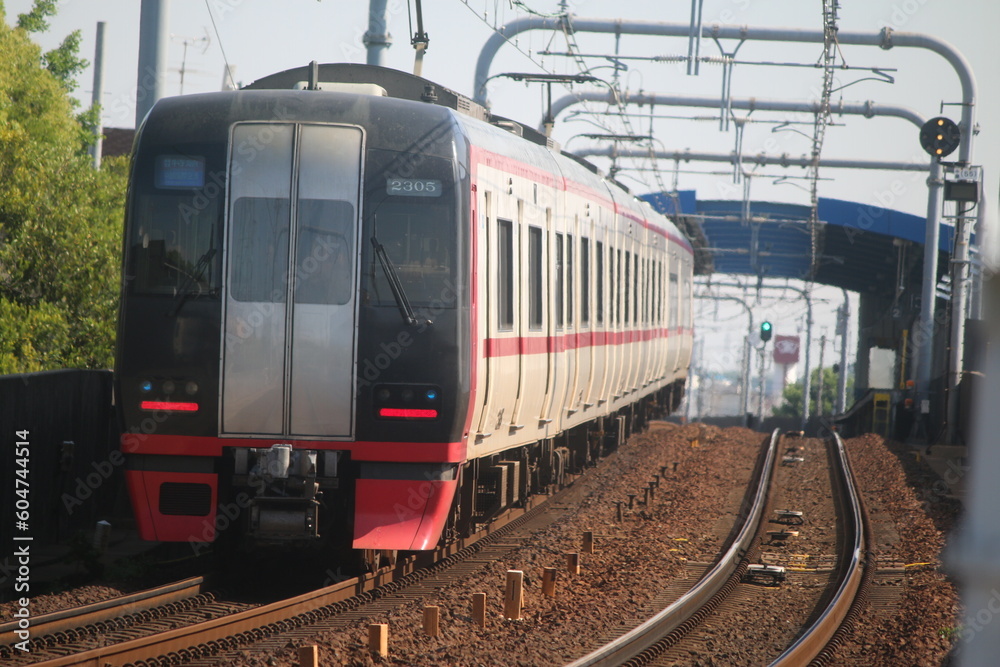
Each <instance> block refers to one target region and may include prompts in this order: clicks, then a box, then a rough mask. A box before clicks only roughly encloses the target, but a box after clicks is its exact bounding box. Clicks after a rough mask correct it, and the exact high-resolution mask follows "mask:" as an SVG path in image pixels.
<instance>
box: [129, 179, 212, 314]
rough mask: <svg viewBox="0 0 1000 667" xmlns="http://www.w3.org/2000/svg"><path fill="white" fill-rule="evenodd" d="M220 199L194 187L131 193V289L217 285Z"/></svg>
mask: <svg viewBox="0 0 1000 667" xmlns="http://www.w3.org/2000/svg"><path fill="white" fill-rule="evenodd" d="M221 203H222V202H221V197H212V198H210V197H207V196H204V195H203V194H200V193H199V192H197V191H195V192H192V191H188V192H184V193H180V192H178V193H169V194H161V193H159V192H156V191H153V192H148V191H147V192H141V193H139V194H138V195H137V196H136V201H135V205H134V209H133V210H134V216H133V221H132V238H131V241H130V246H131V249H130V250H131V255H132V257H131V260H132V265H131V266H132V272H131V274H132V276H133V277H134V280H133V288H134V289H135V291H137V292H141V293H148V294H169V295H176V294H178V293H180V292H186V293H196V294H203V293H209V292H213V291H214V290H215V289H216V288H217V286H218V273H219V272H218V267H219V261H220V259H221V258H220V257H219V254H220V253H219V252H217V249H218V240H217V236H218V222H219V215H220V210H221Z"/></svg>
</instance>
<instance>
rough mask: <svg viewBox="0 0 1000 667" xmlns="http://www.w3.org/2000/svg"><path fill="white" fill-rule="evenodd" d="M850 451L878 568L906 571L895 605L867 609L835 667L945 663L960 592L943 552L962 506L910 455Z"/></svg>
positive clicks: (860, 445)
mask: <svg viewBox="0 0 1000 667" xmlns="http://www.w3.org/2000/svg"><path fill="white" fill-rule="evenodd" d="M845 444H846V446H847V450H848V452H849V454H850V456H851V463H852V465H853V466H854V471H855V476H856V477H857V478H858V483H859V486H860V487H861V490H862V492H863V493H864V497H865V502H866V504H867V509H868V513H869V515H871V516H873V517H874V523H875V526H874V532H875V538H876V542H877V548H878V554H879V561H880V563H883V564H888V563H890V562H891V561H897V562H899V563H902V564H904V565H907V566H908V567H906V570H905V572H906V574H905V575H904V577H903V582H902V583H903V584H904V585H905V588H904V589H903V590H904V592H903V594H902V597H901V598H900V600H899V603H898V606H896V607H895V608H881V609H879V608H874V607H870V608H869V609H868V610H867V611H866V612H865V615H864V616H863V617H862V618H861V621H860V623H859V629H858V630H857V631H856V632H855V635H854V637H853V638H852V643H851V645H850V646H845V647H844V648H843V649H841V650H840V651H839V653H838V654H837V659H836V662H835V664H837V665H862V666H864V667H897V666H898V665H941V664H944V663H945V662H946V659H947V656H948V653H949V651H950V649H951V646H952V644H953V642H954V641H955V640H956V639H957V638H958V632H957V631H956V628H958V626H959V623H960V622H961V621H960V610H959V601H958V592H957V591H956V589H955V587H954V585H953V584H952V583H951V582H950V581H949V580H948V578H947V577H946V576H945V574H944V573H943V572H942V569H941V549H942V548H943V547H944V544H945V540H946V537H947V534H948V532H949V531H950V530H951V529H952V527H953V525H954V523H955V520H956V519H957V517H958V512H959V505H958V503H957V502H955V501H954V500H950V499H948V498H946V497H944V495H943V493H942V487H941V485H940V483H939V482H938V478H937V477H936V476H935V475H934V474H933V473H931V472H930V471H929V470H928V469H927V467H926V466H925V465H923V464H922V463H920V462H918V461H917V457H916V456H915V455H914V450H913V448H911V447H908V446H906V445H902V444H899V443H896V442H885V441H883V439H882V438H881V437H879V436H875V435H865V436H862V437H859V438H853V439H851V440H848V441H847V442H846V443H845ZM920 563H927V564H926V565H920ZM883 585H884V584H883Z"/></svg>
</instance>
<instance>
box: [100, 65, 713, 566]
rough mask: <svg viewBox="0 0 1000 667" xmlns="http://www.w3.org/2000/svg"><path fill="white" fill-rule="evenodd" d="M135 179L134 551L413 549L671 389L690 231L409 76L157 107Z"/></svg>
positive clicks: (553, 467)
mask: <svg viewBox="0 0 1000 667" xmlns="http://www.w3.org/2000/svg"><path fill="white" fill-rule="evenodd" d="M130 169H131V171H130V178H129V186H128V194H127V204H126V213H125V230H124V242H123V266H122V284H121V305H120V313H119V322H118V329H117V344H116V362H115V379H114V388H115V402H116V406H117V411H118V414H119V421H120V427H121V430H122V436H121V449H122V452H123V453H124V455H125V459H126V461H125V466H124V467H125V478H126V483H127V488H128V492H129V497H130V501H131V504H132V508H133V511H134V515H135V520H136V525H137V529H138V532H139V535H140V536H141V538H143V539H145V540H155V541H161V542H190V543H192V544H203V543H211V542H214V541H217V540H221V539H222V538H223V537H225V536H227V535H234V534H235V535H239V536H240V537H241V539H243V538H252V539H254V540H259V541H262V542H285V543H289V542H291V543H298V541H305V542H313V541H315V540H322V539H324V538H325V539H329V540H333V541H336V542H338V543H340V544H342V545H344V546H345V548H347V549H351V550H354V552H355V553H363V554H367V555H368V558H369V559H371V558H378V555H379V554H381V555H383V556H384V555H385V554H390V553H391V554H394V553H398V552H399V551H426V550H430V549H433V548H435V547H436V546H437V545H439V544H440V543H442V542H443V541H447V540H450V539H452V538H454V537H456V536H459V535H466V534H469V533H470V532H472V531H474V530H476V529H477V528H479V527H481V526H483V525H485V524H487V523H488V522H489V521H490V520H491V519H493V518H495V517H496V516H498V515H499V514H500V513H501V512H504V511H505V510H507V509H509V508H512V507H515V506H517V505H519V504H523V503H524V502H525V500H526V499H527V498H528V497H529V496H530V495H531V494H533V493H540V492H547V491H549V490H551V489H553V488H554V485H558V484H560V483H562V482H563V481H564V480H565V479H566V476H567V475H568V474H570V473H574V472H577V471H579V470H581V469H582V468H583V467H585V466H587V465H590V464H592V463H593V462H594V461H595V460H596V459H597V458H598V457H600V456H601V455H602V454H603V453H604V452H606V451H607V450H609V449H611V448H613V447H615V446H616V445H617V443H618V442H620V440H621V439H622V438H623V437H624V435H625V434H627V433H628V432H630V431H634V430H635V429H637V428H640V427H641V426H642V425H643V424H644V423H645V421H646V420H648V419H650V418H651V417H654V416H658V415H662V414H665V413H667V412H670V411H671V410H674V409H676V407H677V405H678V403H679V402H680V400H681V397H682V396H683V392H684V383H685V380H686V377H687V371H688V366H689V362H690V356H691V340H692V330H693V325H692V319H691V318H692V312H691V311H692V309H691V303H692V274H693V251H692V246H691V243H690V241H689V240H688V239H687V238H685V236H684V234H682V233H681V231H679V229H678V228H677V226H675V224H674V223H673V222H672V221H671V220H670V219H668V218H667V217H664V216H662V215H660V214H658V213H656V212H655V211H653V209H652V208H650V207H649V206H648V205H647V204H646V203H645V202H642V201H640V200H639V199H638V198H636V197H635V196H633V195H632V194H631V193H630V192H629V191H628V190H627V189H626V188H625V187H624V186H622V185H620V184H619V183H617V182H616V181H614V180H613V179H611V178H609V177H607V176H605V175H603V174H601V173H600V172H599V170H597V169H596V168H595V167H594V166H593V165H591V164H589V163H588V162H586V161H584V160H582V159H580V158H577V157H575V156H573V155H571V154H569V153H566V152H563V151H562V150H560V148H559V146H558V145H557V144H555V142H553V141H552V140H551V139H550V138H548V137H545V136H544V135H542V134H540V133H538V132H536V131H534V130H532V129H531V128H529V127H526V126H523V125H521V124H519V123H517V122H515V121H512V120H509V119H505V118H501V117H498V116H494V115H491V114H490V113H489V112H488V111H487V110H486V109H484V108H482V107H480V106H478V105H476V104H475V103H473V102H472V101H470V100H469V99H468V98H465V97H463V96H461V95H460V94H458V93H455V92H453V91H451V90H449V89H447V88H445V87H443V86H440V85H437V84H435V83H432V82H430V81H428V80H426V79H423V78H420V77H417V76H413V75H410V74H407V73H404V72H399V71H396V70H391V69H387V68H382V67H377V66H369V65H358V64H327V65H317V64H315V63H313V64H311V65H310V66H307V67H300V68H295V69H291V70H287V71H284V72H279V73H277V74H273V75H270V76H267V77H265V78H263V79H260V80H258V81H255V82H254V83H252V84H250V85H248V86H246V87H244V88H241V89H239V90H236V91H227V92H217V93H206V94H196V95H185V96H182V97H172V98H164V99H161V100H159V101H158V102H157V103H156V104H155V105H154V106H153V108H152V109H151V110H150V112H149V113H148V115H147V117H146V118H145V120H144V121H143V122H142V124H141V126H140V128H139V129H138V130H137V133H136V137H135V141H134V146H133V152H132V160H131V167H130ZM373 555H374V556H373Z"/></svg>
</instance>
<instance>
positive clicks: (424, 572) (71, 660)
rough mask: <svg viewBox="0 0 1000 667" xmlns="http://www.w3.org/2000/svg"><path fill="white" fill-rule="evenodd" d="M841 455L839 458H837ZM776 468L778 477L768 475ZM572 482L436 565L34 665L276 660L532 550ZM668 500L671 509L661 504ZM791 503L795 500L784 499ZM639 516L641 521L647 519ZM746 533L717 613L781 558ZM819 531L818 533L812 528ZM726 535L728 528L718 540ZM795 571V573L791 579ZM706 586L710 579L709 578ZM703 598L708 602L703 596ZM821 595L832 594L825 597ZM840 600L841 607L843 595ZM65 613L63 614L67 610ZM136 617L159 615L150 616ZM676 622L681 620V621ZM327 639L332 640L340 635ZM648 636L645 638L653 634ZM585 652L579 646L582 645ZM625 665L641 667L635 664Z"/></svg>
mask: <svg viewBox="0 0 1000 667" xmlns="http://www.w3.org/2000/svg"><path fill="white" fill-rule="evenodd" d="M748 444H749V443H748ZM767 445H768V446H767V447H766V448H762V451H761V453H760V454H759V455H758V462H757V471H756V473H755V477H756V478H758V479H760V478H763V479H771V478H774V477H781V476H782V475H785V476H788V475H793V476H794V475H795V474H799V473H801V472H802V470H804V469H800V468H796V467H795V466H794V465H793V466H791V467H787V466H781V465H778V464H780V463H781V461H782V456H781V452H782V451H784V450H783V449H782V443H781V441H780V440H778V439H777V438H776V437H774V436H772V437H771V438H769V439H768V440H767ZM691 446H692V447H694V446H697V445H696V444H692V445H691ZM816 447H817V451H819V452H822V450H819V449H818V447H819V445H818V444H817V445H816ZM806 456H807V458H810V459H811V460H812V459H818V458H821V457H817V456H814V455H813V454H810V453H807V454H806ZM839 456H841V457H842V456H843V454H842V451H841V452H840V455H839ZM668 460H669V459H668ZM811 462H812V461H811ZM768 469H771V472H768ZM775 469H776V471H777V472H775V471H774V470H775ZM746 471H747V472H746V474H747V476H748V477H749V476H750V465H747V466H746ZM744 479H746V478H744ZM577 481H580V482H581V483H579V484H573V485H571V486H569V487H568V488H566V489H564V490H562V491H560V492H559V493H558V494H555V495H554V496H551V497H549V498H544V497H543V498H539V499H536V500H535V501H534V502H533V503H532V504H531V505H529V506H528V507H526V508H523V509H520V510H517V511H514V512H510V513H508V514H507V515H506V516H504V517H503V519H502V521H503V522H504V523H505V524H506V525H505V526H504V527H503V528H500V527H498V526H494V527H491V528H490V529H489V530H488V531H485V532H484V533H482V534H481V535H479V536H475V537H473V538H470V539H469V540H467V541H465V542H463V543H457V544H455V545H452V546H451V547H449V548H448V549H445V550H441V551H439V552H437V553H436V554H435V555H434V557H433V558H428V559H427V560H426V561H423V562H417V561H416V559H415V558H413V557H408V558H406V559H401V560H400V562H399V563H397V564H396V567H395V568H394V569H392V570H391V571H390V569H389V568H384V569H382V570H380V571H378V572H376V573H373V574H371V575H368V576H366V577H364V578H360V579H352V580H347V581H343V582H340V583H339V584H336V585H334V586H331V587H328V588H325V589H322V590H320V591H316V592H312V593H308V594H305V595H300V596H297V597H295V598H290V599H288V600H283V601H281V602H277V603H274V604H269V605H260V606H258V607H256V608H253V609H243V610H235V611H236V613H228V612H227V613H226V614H225V615H224V616H220V617H217V618H212V619H208V620H207V622H200V623H191V621H190V620H187V621H184V622H183V623H184V625H185V627H173V625H180V624H181V622H180V621H177V620H176V619H173V618H169V619H168V618H161V620H160V623H161V625H160V628H159V629H158V630H156V633H157V634H155V635H150V636H146V637H138V638H132V639H129V640H127V641H124V642H122V643H119V644H116V645H113V646H107V647H104V646H101V647H95V648H92V649H90V650H86V651H82V652H77V653H76V654H74V655H66V656H61V657H54V656H52V655H51V654H50V657H52V658H53V659H51V660H48V661H46V662H44V663H41V664H49V665H67V664H94V665H105V664H107V665H120V664H130V663H132V664H142V665H159V664H189V665H207V664H225V663H227V662H229V661H230V660H231V659H232V658H233V657H234V656H235V655H237V654H236V651H237V650H239V651H243V650H244V649H246V648H251V650H252V651H255V652H258V655H277V654H279V653H282V651H283V649H284V652H285V653H287V647H288V646H291V645H301V644H303V643H310V642H314V641H315V639H314V638H315V637H317V636H319V635H320V634H321V633H323V632H324V631H327V630H331V629H332V630H338V629H341V628H345V627H350V626H351V625H352V624H354V627H355V628H356V627H357V621H358V620H359V619H362V618H365V619H368V618H376V617H380V616H381V617H385V615H386V614H387V613H388V612H389V611H390V610H392V609H394V608H398V607H399V606H400V605H406V604H408V603H412V602H413V601H414V600H424V599H428V598H433V597H434V596H435V594H436V592H439V591H441V590H442V589H443V588H445V587H448V586H450V585H451V584H453V583H455V582H457V581H461V580H462V579H463V577H468V576H469V575H470V573H472V572H474V571H476V570H479V569H481V568H483V567H484V566H485V565H486V564H489V563H496V562H501V561H503V560H504V554H506V553H509V552H510V551H512V550H515V549H517V548H518V547H523V546H526V545H528V544H531V541H529V540H528V539H527V538H528V537H529V536H531V535H532V534H533V533H536V532H537V531H538V529H539V528H541V527H543V526H545V525H546V524H549V523H554V522H557V521H559V519H560V518H561V516H562V515H564V514H568V513H569V512H571V511H572V510H573V509H574V508H577V507H579V505H580V502H581V499H582V498H584V497H585V496H586V494H587V490H586V488H585V487H586V486H587V485H589V484H591V483H590V481H587V478H586V477H584V478H583V480H577ZM596 483H597V482H595V484H596ZM670 497H672V496H670V495H669V493H668V498H670ZM751 497H752V499H753V501H754V502H751V500H750V499H749V498H751ZM766 497H767V493H766V491H765V490H763V489H762V487H761V485H760V484H757V485H756V489H755V490H754V491H753V492H752V493H751V492H748V493H747V498H744V501H743V508H742V509H741V510H740V512H739V514H740V516H751V515H753V514H756V515H757V516H758V519H759V520H758V521H757V522H756V523H757V524H759V525H763V521H764V520H766V519H767V518H768V517H770V516H772V515H773V510H774V503H773V499H772V504H771V505H770V506H768V505H767V504H766V503H764V502H763V499H764V498H766ZM738 498H739V496H738V495H737V496H736V497H735V498H733V502H734V504H733V505H732V509H731V510H729V511H730V512H733V513H735V512H736V507H737V506H738V505H739V502H740V501H739V500H738ZM785 501H786V499H785V498H782V499H781V502H785ZM605 502H606V499H605ZM666 502H672V501H670V500H667V501H666ZM788 502H794V501H791V500H789V501H788ZM755 508H756V509H755ZM542 510H544V511H542ZM641 513H642V514H645V511H643V512H641ZM730 516H732V515H730ZM817 523H818V522H817V521H816V520H815V518H814V517H810V521H807V525H806V526H805V529H807V530H809V529H812V528H813V527H814V526H813V525H811V524H817ZM751 526H753V522H750V523H749V524H748V523H747V522H744V523H743V525H742V526H741V527H740V528H739V529H736V528H734V529H733V530H732V531H731V532H730V535H731V536H732V535H736V536H737V537H736V538H735V539H730V540H728V541H726V542H727V546H725V547H723V548H722V549H720V553H721V551H722V550H725V549H728V551H726V554H725V556H723V557H715V558H714V561H715V562H714V567H713V568H712V569H713V571H714V570H717V569H720V568H722V566H726V567H728V568H730V569H731V567H732V565H733V564H735V568H736V569H735V570H733V571H732V572H730V574H729V577H728V578H727V579H726V580H725V581H723V583H722V584H709V583H705V581H703V582H702V583H700V584H699V587H698V588H700V589H702V590H709V589H710V587H712V586H714V587H716V588H717V589H720V588H721V589H724V590H730V589H734V590H736V591H737V593H736V594H735V595H732V596H730V598H729V600H728V601H725V602H722V603H721V605H720V603H719V602H718V600H716V602H715V603H714V604H715V605H717V606H719V608H720V609H722V608H725V607H727V606H731V605H734V604H736V603H737V602H738V600H739V598H740V597H741V594H740V593H739V591H741V590H746V589H748V588H749V589H751V590H753V589H756V590H757V591H758V592H759V593H760V592H762V591H764V590H765V587H754V586H750V587H748V586H747V585H746V584H744V583H740V582H741V580H742V578H743V575H744V574H745V572H746V569H747V566H748V565H749V564H751V563H762V562H771V561H768V560H767V557H768V556H769V555H774V553H773V552H780V549H772V550H771V552H763V553H762V551H761V549H760V544H761V542H762V541H763V540H764V539H765V538H764V537H762V536H763V535H765V534H766V532H767V531H766V530H765V531H763V532H761V531H758V530H754V529H751ZM765 528H766V526H765ZM817 530H819V528H818V527H817ZM724 534H725V529H724V530H723V532H722V533H720V535H724ZM746 535H749V536H750V540H749V543H748V542H747V540H746V539H744V538H745V537H746ZM609 539H610V536H609ZM837 541H838V542H843V543H844V544H847V543H848V540H847V538H846V533H845V536H840V535H839V534H838V537H837ZM719 544H723V540H721V539H720V541H719ZM831 550H832V549H831ZM848 550H850V547H848ZM853 550H854V553H855V554H863V553H864V550H863V549H862V548H860V547H858V546H857V545H855V546H854V547H853ZM671 551H676V549H671ZM708 553H711V552H708ZM779 555H780V554H779ZM790 555H791V554H789V553H786V554H785V565H786V566H789V567H788V570H789V575H790V577H795V576H797V577H799V578H800V579H802V578H810V577H811V578H813V579H817V580H824V581H825V580H827V579H833V578H834V576H835V575H834V574H833V573H832V572H831V571H828V570H831V568H832V566H833V565H834V561H835V560H836V559H834V558H832V557H831V558H829V559H825V557H821V556H820V555H819V554H816V555H814V556H813V558H812V561H811V562H810V563H809V565H810V567H796V566H795V565H794V564H791V563H789V558H788V557H789V556H790ZM431 560H433V561H435V562H436V564H434V565H431V566H430V567H427V566H428V565H429V563H430V562H431ZM681 560H683V559H681ZM692 560H693V559H692ZM698 560H713V557H712V556H708V557H707V558H699V559H698ZM856 560H857V561H858V562H859V563H860V562H861V561H862V560H863V559H860V558H859V559H856ZM689 565H690V567H691V568H692V569H698V566H697V565H696V564H694V563H690V564H689ZM701 569H709V563H705V564H704V566H703V567H702V568H701ZM723 569H725V568H723ZM796 570H798V572H795V571H796ZM806 570H811V572H805V571H806ZM793 572H794V574H793ZM836 576H839V575H836ZM703 579H705V580H707V578H703ZM824 585H825V584H824ZM827 587H829V586H827ZM674 588H675V589H676V588H677V584H674ZM767 588H769V587H767ZM182 590H186V592H185V593H183V595H186V596H189V597H191V598H194V597H197V596H199V595H202V596H204V595H206V593H205V592H204V583H203V582H198V583H197V586H195V587H192V586H188V587H187V588H186V589H184V588H182ZM704 595H707V594H704ZM704 595H703V594H702V593H701V592H699V591H688V592H684V593H683V594H682V595H681V599H680V600H679V602H680V603H683V604H685V605H686V607H687V609H688V611H690V610H692V609H695V608H697V609H700V610H701V615H702V616H708V614H707V612H706V610H705V608H704V607H703V606H702V605H700V604H698V601H699V600H700V597H703V596H704ZM709 597H713V596H711V595H709ZM714 597H717V596H714ZM827 597H830V596H829V595H828V596H827ZM838 597H839V598H841V599H847V598H846V597H844V596H838ZM209 602H210V604H208V605H207V606H211V604H215V603H218V602H219V601H218V600H214V599H213V600H211V601H209ZM102 604H103V605H104V606H106V607H107V605H108V603H102ZM147 606H148V605H147ZM831 607H832V605H831ZM62 613H63V614H67V612H62ZM104 613H105V614H106V615H107V614H109V613H112V612H108V611H107V609H105V611H104ZM142 613H143V614H150V613H152V614H161V612H159V611H157V610H156V609H154V610H152V611H144V612H142ZM114 614H115V616H116V617H118V616H121V615H122V614H120V613H116V612H115V613H114ZM825 616H828V617H830V618H838V617H842V616H843V613H842V612H841V611H839V610H838V609H837V608H833V609H832V610H831V611H830V612H829V613H828V614H825ZM677 619H680V620H679V621H678V620H677ZM38 620H41V619H38ZM62 622H63V623H64V624H66V623H70V624H71V625H72V622H70V621H67V620H66V619H63V620H62ZM100 622H107V621H99V623H100ZM710 622H711V621H709V623H710ZM163 624H167V626H168V627H164V626H163ZM694 624H695V621H691V620H687V619H684V618H683V617H681V616H678V617H676V618H675V626H674V627H673V629H672V630H669V631H667V633H666V634H673V637H674V639H676V638H677V637H678V636H680V635H681V634H684V631H685V630H687V629H688V628H689V627H691V626H692V625H694ZM53 627H55V626H53ZM105 627H111V626H105ZM55 632H63V633H67V632H68V633H70V634H62V635H56V634H51V635H50V637H52V639H51V640H49V641H50V642H51V643H53V644H59V645H61V644H63V643H64V642H63V639H64V638H73V637H77V634H76V633H77V632H79V631H74V630H72V629H67V628H65V627H64V628H61V629H57V630H55ZM352 632H353V631H352ZM105 634H107V633H105ZM332 634H333V635H337V632H334V633H332ZM630 634H631V633H630ZM663 634H664V633H662V632H661V633H660V637H659V638H657V639H656V641H653V642H652V643H651V644H647V647H646V649H649V650H647V651H646V655H645V657H643V658H642V661H648V659H649V657H650V656H652V655H654V654H656V653H662V652H663V651H664V650H665V649H664V648H663V646H664V644H662V643H661V644H658V645H657V644H656V642H657V641H659V639H660V638H662V635H663ZM828 634H829V633H828ZM37 636H38V633H37V632H36V633H35V637H37ZM650 636H651V637H652V635H650ZM689 636H690V633H689ZM821 636H822V632H820V634H815V635H813V636H812V638H809V639H803V640H802V641H800V642H798V643H797V645H796V647H794V651H795V652H794V653H792V654H790V656H791V657H789V658H787V659H789V660H793V661H794V663H787V664H805V662H808V660H804V659H801V655H802V653H803V652H810V651H814V650H815V647H816V646H817V645H818V644H819V643H820V640H819V639H815V637H821ZM122 637H123V636H122V635H120V634H119V633H117V632H115V633H112V634H110V635H109V636H106V637H104V638H103V639H116V640H118V641H120V640H121V638H122ZM684 641H687V640H684ZM791 643H792V642H791V641H789V642H788V644H791ZM788 644H785V645H783V646H782V649H779V650H776V651H774V653H773V654H771V655H777V654H778V653H779V652H781V650H783V649H785V648H787V646H788ZM583 645H584V646H586V644H583ZM708 654H710V653H708ZM565 655H566V656H567V658H568V657H569V656H572V655H574V654H573V653H568V654H565ZM576 655H579V653H576ZM703 655H705V654H703ZM633 658H634V656H633V657H623V656H622V655H621V654H619V655H618V656H617V657H612V658H609V661H608V662H605V663H600V662H581V663H580V664H620V663H622V662H627V661H628V660H632V659H633ZM587 659H591V656H588V658H587ZM587 659H585V660H587ZM769 659H770V658H769ZM654 662H655V660H654ZM765 662H766V660H765ZM632 664H641V661H637V662H635V663H632Z"/></svg>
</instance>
